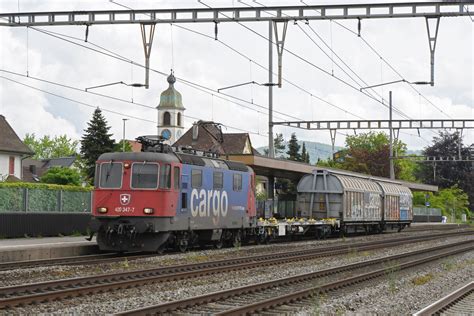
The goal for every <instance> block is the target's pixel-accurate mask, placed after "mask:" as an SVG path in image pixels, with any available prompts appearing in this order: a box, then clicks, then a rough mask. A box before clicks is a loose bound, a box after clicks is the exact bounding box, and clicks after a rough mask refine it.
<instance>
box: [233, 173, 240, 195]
mask: <svg viewBox="0 0 474 316" xmlns="http://www.w3.org/2000/svg"><path fill="white" fill-rule="evenodd" d="M234 191H242V175H241V174H240V173H234Z"/></svg>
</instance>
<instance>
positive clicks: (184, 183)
mask: <svg viewBox="0 0 474 316" xmlns="http://www.w3.org/2000/svg"><path fill="white" fill-rule="evenodd" d="M189 186H190V183H189V175H187V174H182V175H181V188H180V194H179V206H180V207H179V210H180V212H181V213H187V212H188V208H189V205H188V191H189Z"/></svg>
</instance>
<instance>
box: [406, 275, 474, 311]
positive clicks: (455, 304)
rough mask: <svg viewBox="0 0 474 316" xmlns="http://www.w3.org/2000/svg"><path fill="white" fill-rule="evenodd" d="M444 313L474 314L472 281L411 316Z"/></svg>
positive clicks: (473, 286)
mask: <svg viewBox="0 0 474 316" xmlns="http://www.w3.org/2000/svg"><path fill="white" fill-rule="evenodd" d="M445 312H446V313H452V314H453V315H455V314H457V313H461V314H462V313H466V315H468V314H469V313H472V312H474V281H471V282H469V283H468V284H466V285H464V286H463V287H461V288H459V289H456V290H455V291H453V292H451V293H449V294H448V295H446V296H445V297H443V298H441V299H439V300H438V301H436V302H434V303H433V304H431V305H428V306H427V307H425V308H423V309H422V310H420V311H419V312H417V313H415V314H413V316H427V315H439V314H442V313H445Z"/></svg>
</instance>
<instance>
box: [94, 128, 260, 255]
mask: <svg viewBox="0 0 474 316" xmlns="http://www.w3.org/2000/svg"><path fill="white" fill-rule="evenodd" d="M138 140H139V141H140V142H141V143H142V146H143V148H144V151H142V152H139V153H133V152H116V153H105V154H102V155H101V156H100V157H99V159H98V160H97V163H96V172H95V184H94V185H95V190H94V195H93V206H94V207H93V220H92V222H91V225H90V227H91V230H92V231H93V232H94V233H97V243H98V245H99V248H100V249H101V250H109V251H119V252H120V251H134V250H136V251H153V252H154V251H160V250H162V249H164V248H165V247H173V248H178V249H180V250H181V251H185V250H186V249H187V248H189V247H190V246H192V245H196V244H209V243H212V244H214V245H215V246H216V247H218V248H220V247H221V246H222V245H224V244H226V243H229V244H238V243H240V240H241V239H242V238H244V237H245V234H248V232H250V231H252V229H253V228H255V226H256V222H257V220H256V210H255V192H254V189H253V188H255V174H254V172H253V170H252V169H251V168H250V167H248V166H246V165H244V164H241V163H238V162H232V161H226V160H221V159H218V158H216V156H215V155H213V154H212V153H201V155H197V153H196V152H195V151H192V150H191V151H190V150H188V151H186V150H177V151H174V150H172V149H171V147H169V146H167V145H165V144H163V142H162V140H161V139H152V138H151V137H140V138H139V139H138Z"/></svg>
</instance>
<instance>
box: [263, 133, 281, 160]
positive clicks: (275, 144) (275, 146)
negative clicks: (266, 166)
mask: <svg viewBox="0 0 474 316" xmlns="http://www.w3.org/2000/svg"><path fill="white" fill-rule="evenodd" d="M273 150H274V151H275V157H276V158H283V156H282V154H283V152H284V150H285V139H284V138H283V134H281V133H280V134H279V133H276V135H275V138H273ZM263 154H264V155H265V156H268V148H267V149H265V150H264V151H263Z"/></svg>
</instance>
